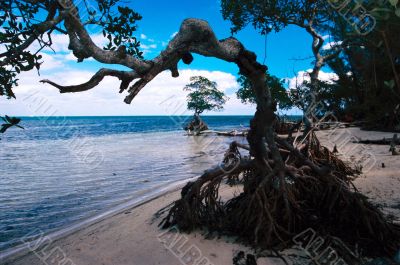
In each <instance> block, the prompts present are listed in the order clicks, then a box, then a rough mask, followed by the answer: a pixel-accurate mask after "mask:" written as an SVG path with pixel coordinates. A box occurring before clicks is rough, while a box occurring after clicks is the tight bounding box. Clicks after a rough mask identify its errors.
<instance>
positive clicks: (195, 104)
mask: <svg viewBox="0 0 400 265" xmlns="http://www.w3.org/2000/svg"><path fill="white" fill-rule="evenodd" d="M183 89H184V90H185V91H189V92H190V93H189V94H188V95H187V108H188V109H189V110H193V111H194V112H195V114H201V113H203V112H204V111H207V110H222V109H223V105H224V104H225V102H226V101H227V99H228V98H227V97H226V96H225V95H224V93H223V92H221V91H219V90H218V88H217V83H216V82H213V81H210V80H209V79H207V78H205V77H203V76H192V77H191V78H190V83H189V84H187V85H186V86H185V87H184V88H183Z"/></svg>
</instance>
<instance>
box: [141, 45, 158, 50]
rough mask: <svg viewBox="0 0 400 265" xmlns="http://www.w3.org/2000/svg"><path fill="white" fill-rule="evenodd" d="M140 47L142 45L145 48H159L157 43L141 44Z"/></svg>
mask: <svg viewBox="0 0 400 265" xmlns="http://www.w3.org/2000/svg"><path fill="white" fill-rule="evenodd" d="M140 47H141V48H142V49H143V50H150V49H156V48H157V44H148V45H146V44H141V45H140Z"/></svg>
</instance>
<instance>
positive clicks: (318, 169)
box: [43, 0, 400, 255]
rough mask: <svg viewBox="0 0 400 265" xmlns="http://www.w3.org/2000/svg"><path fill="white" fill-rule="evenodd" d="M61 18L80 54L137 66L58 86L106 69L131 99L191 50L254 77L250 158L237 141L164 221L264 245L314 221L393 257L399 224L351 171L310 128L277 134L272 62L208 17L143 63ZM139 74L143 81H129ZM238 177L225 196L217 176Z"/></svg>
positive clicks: (192, 22)
mask: <svg viewBox="0 0 400 265" xmlns="http://www.w3.org/2000/svg"><path fill="white" fill-rule="evenodd" d="M65 1H66V2H67V3H69V5H70V6H74V4H73V2H72V1H71V0H65ZM75 14H79V13H78V12H76V13H75ZM65 23H66V25H65V26H66V29H67V31H68V33H69V36H70V40H71V41H70V46H69V48H70V49H72V50H73V51H74V54H82V53H84V54H85V55H86V56H87V57H90V56H92V57H93V58H95V59H96V60H97V61H99V62H102V63H107V64H121V65H124V66H127V67H130V68H131V69H132V71H116V70H112V69H101V70H100V71H98V72H97V73H96V74H95V75H94V76H93V77H92V78H91V80H89V81H88V82H86V83H84V84H81V85H76V86H61V85H58V84H55V83H54V82H51V81H49V80H44V81H43V82H45V83H49V84H51V85H53V86H55V87H57V88H58V89H60V92H62V93H66V92H79V91H85V90H89V89H91V88H93V87H95V86H96V85H98V84H99V82H101V80H102V79H103V78H104V77H105V76H114V77H117V78H119V79H120V80H121V87H120V92H124V91H125V90H128V96H127V97H126V98H125V102H126V103H131V101H132V100H133V99H134V97H135V96H136V95H137V94H138V93H139V92H140V91H141V90H142V89H143V88H144V87H145V86H146V85H147V84H148V83H149V82H150V81H151V80H153V79H154V78H155V77H156V76H157V75H158V74H159V73H161V72H163V71H165V70H170V71H171V72H172V76H174V77H177V76H178V75H179V72H178V67H177V65H178V62H179V61H180V60H181V59H182V61H183V62H184V63H187V64H190V63H191V61H192V60H193V56H192V55H191V53H192V52H194V53H198V54H201V55H204V56H209V57H216V58H219V59H222V60H224V61H227V62H234V63H236V64H237V66H238V67H239V70H240V72H241V74H243V75H244V76H246V77H247V78H248V79H249V80H250V81H251V86H252V89H253V91H254V94H255V96H256V102H257V110H256V113H255V114H254V117H253V118H252V120H251V122H250V131H249V133H248V136H247V140H248V143H249V147H250V151H249V153H250V156H245V157H242V156H241V155H240V152H239V151H238V147H239V146H238V145H235V144H234V143H232V144H231V146H230V148H229V150H228V152H227V154H226V156H225V158H224V161H223V163H222V164H221V166H219V167H217V168H216V169H213V170H208V171H206V172H205V173H204V174H203V175H202V176H201V177H200V178H199V179H198V180H196V181H195V182H193V183H188V184H187V185H186V186H185V187H184V188H183V189H182V193H181V194H182V197H181V199H179V200H177V201H176V202H175V203H174V204H173V205H172V206H171V208H170V210H169V213H168V216H166V217H165V219H164V220H163V226H164V227H168V226H171V225H177V226H178V227H179V228H180V229H182V230H186V231H191V230H193V229H195V228H201V227H207V228H208V229H209V230H210V231H218V232H220V233H225V234H233V235H236V236H238V237H239V238H241V239H242V240H244V241H246V242H247V243H250V244H252V245H254V246H256V247H261V248H267V247H276V246H281V247H282V246H288V244H289V242H292V238H293V236H294V235H296V234H298V233H300V232H302V231H303V230H305V229H307V228H310V227H312V228H313V229H315V230H316V231H320V232H323V233H324V234H325V235H326V236H329V234H332V235H335V236H339V237H340V238H341V239H343V240H344V241H345V242H346V243H348V244H350V246H355V245H356V244H358V245H359V246H360V247H361V248H362V249H364V250H366V251H368V252H367V253H368V254H370V255H381V254H387V255H391V254H393V253H394V251H396V250H397V248H398V247H399V240H400V227H399V226H397V225H394V224H393V223H391V222H389V221H388V220H387V219H386V218H385V217H384V215H383V214H382V213H381V212H380V211H379V209H377V208H376V207H375V206H373V205H372V204H370V203H369V202H368V201H367V199H366V197H364V196H362V195H360V194H359V193H357V191H356V190H354V189H352V185H351V176H352V175H354V174H355V173H356V172H355V171H354V170H352V169H351V168H350V167H348V166H347V165H346V164H345V163H343V162H342V161H340V160H339V159H338V158H337V157H336V156H334V155H332V153H331V152H329V150H327V149H326V148H324V147H322V146H321V145H320V144H319V142H318V140H317V139H316V137H315V135H314V134H313V133H311V134H309V135H308V136H307V138H304V139H299V140H300V141H301V142H297V143H293V142H288V141H286V140H285V139H280V138H278V137H276V136H275V133H274V130H273V124H274V121H275V119H276V116H275V113H274V106H273V101H272V99H271V94H270V91H269V88H268V87H267V85H266V84H267V82H266V75H265V72H266V70H267V67H266V66H264V65H261V64H260V63H258V62H257V60H256V55H255V54H254V53H252V52H250V51H248V50H246V49H245V48H244V47H243V45H242V44H241V43H240V42H239V41H238V40H236V39H234V38H228V39H223V40H220V41H219V40H217V39H216V37H215V35H214V32H213V31H212V30H211V28H210V26H209V25H208V23H207V22H205V21H203V20H198V19H187V20H185V21H184V22H183V23H182V26H181V28H180V30H179V32H178V34H177V35H176V36H175V37H174V38H173V39H172V40H171V41H170V43H169V44H168V46H167V48H166V50H164V51H163V52H161V54H160V55H159V56H157V57H156V58H154V59H153V60H152V61H144V60H139V59H137V58H135V57H132V56H129V55H127V54H122V52H121V50H120V49H119V51H104V50H102V49H101V48H99V47H97V46H96V45H95V44H94V42H93V41H92V40H91V39H90V36H89V34H88V32H87V31H86V30H85V28H84V26H83V24H82V22H81V21H80V20H79V19H76V17H75V16H72V15H70V16H69V17H68V19H66V21H65ZM318 45H320V44H318ZM135 79H139V80H138V81H137V82H136V83H134V84H133V85H132V86H130V87H129V84H130V83H131V82H132V81H133V80H135ZM278 145H279V146H278ZM232 176H237V177H240V178H241V179H242V183H243V192H242V193H241V194H239V195H238V196H235V197H234V198H232V199H229V200H228V201H221V200H220V196H219V187H220V184H221V181H222V180H224V179H226V178H230V177H232ZM372 228H373V229H372Z"/></svg>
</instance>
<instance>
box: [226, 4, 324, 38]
mask: <svg viewBox="0 0 400 265" xmlns="http://www.w3.org/2000/svg"><path fill="white" fill-rule="evenodd" d="M221 7H222V11H221V12H222V16H223V18H224V19H226V20H229V21H231V22H232V24H233V27H232V32H237V31H239V30H241V29H243V28H244V27H246V26H247V25H249V24H251V25H252V26H253V27H254V28H256V29H258V30H260V32H261V33H262V34H266V33H268V32H270V31H272V30H274V31H280V30H281V29H283V28H284V27H286V26H287V25H289V24H296V25H299V26H303V25H305V24H307V23H309V22H310V21H311V20H313V21H315V22H314V23H317V24H318V23H319V21H323V20H325V19H326V17H328V16H329V11H330V10H329V5H328V3H327V1H324V0H322V1H321V0H311V1H301V0H274V1H264V0H222V1H221Z"/></svg>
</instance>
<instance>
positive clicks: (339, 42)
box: [322, 41, 343, 50]
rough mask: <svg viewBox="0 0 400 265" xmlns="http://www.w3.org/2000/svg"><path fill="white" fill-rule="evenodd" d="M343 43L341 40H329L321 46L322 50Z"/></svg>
mask: <svg viewBox="0 0 400 265" xmlns="http://www.w3.org/2000/svg"><path fill="white" fill-rule="evenodd" d="M342 43H343V41H331V42H328V43H327V44H325V45H324V46H322V49H323V50H330V49H332V48H333V47H335V46H338V45H341V44H342Z"/></svg>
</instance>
